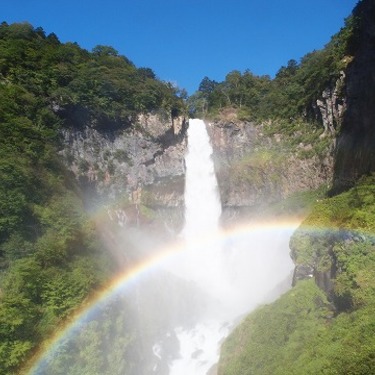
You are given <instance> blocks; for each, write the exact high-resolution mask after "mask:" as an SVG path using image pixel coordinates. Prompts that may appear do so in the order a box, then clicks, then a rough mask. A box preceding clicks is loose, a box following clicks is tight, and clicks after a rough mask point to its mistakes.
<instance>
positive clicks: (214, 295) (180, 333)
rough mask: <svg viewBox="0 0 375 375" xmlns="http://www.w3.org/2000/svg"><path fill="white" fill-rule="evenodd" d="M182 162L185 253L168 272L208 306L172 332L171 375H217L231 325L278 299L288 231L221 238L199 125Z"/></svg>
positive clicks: (288, 265)
mask: <svg viewBox="0 0 375 375" xmlns="http://www.w3.org/2000/svg"><path fill="white" fill-rule="evenodd" d="M185 162H186V185H185V227H184V229H183V231H182V236H183V239H184V240H185V242H186V249H185V251H184V252H183V253H182V254H180V256H179V257H178V258H176V259H174V260H172V261H171V262H170V263H169V265H168V268H169V269H170V271H171V272H173V273H175V275H177V276H179V277H182V278H184V279H185V280H189V281H191V282H192V283H194V285H196V286H197V287H199V288H200V289H201V290H202V291H203V292H204V293H206V294H207V303H206V306H205V311H204V314H203V315H202V316H201V318H200V320H199V321H198V322H197V323H196V324H195V325H194V326H191V327H188V328H187V327H183V326H181V327H176V328H175V335H176V336H177V338H178V340H179V358H177V359H175V360H174V361H173V362H172V363H171V364H170V366H169V370H170V371H169V375H206V374H210V375H211V374H215V370H214V365H215V364H216V363H217V362H218V359H219V348H220V343H221V342H222V340H223V339H224V338H225V337H226V336H227V335H228V333H229V331H230V329H231V328H232V327H233V323H234V321H235V320H236V319H238V317H239V316H241V315H243V314H245V313H246V312H248V311H250V310H251V309H254V308H255V307H256V306H257V305H258V304H260V303H262V302H265V301H267V299H268V300H271V299H272V298H274V297H275V296H277V295H278V294H279V293H280V291H279V290H277V286H278V285H279V284H280V283H282V282H283V281H285V279H288V278H290V275H291V270H292V268H293V264H292V262H291V260H290V258H289V254H288V253H289V248H288V242H289V237H290V235H291V232H292V229H289V230H287V231H286V230H285V229H284V230H281V229H277V228H276V229H275V228H267V227H259V228H257V229H255V230H250V229H248V230H244V231H242V232H241V231H240V232H238V233H240V235H236V236H228V235H223V234H222V231H221V230H220V228H219V220H220V215H221V202H220V196H219V192H218V185H217V180H216V176H215V171H214V164H213V161H212V147H211V145H210V139H209V136H208V133H207V130H206V126H205V123H204V122H203V121H202V120H190V121H189V129H188V152H187V155H186V157H185ZM281 289H282V288H281ZM284 290H285V287H284Z"/></svg>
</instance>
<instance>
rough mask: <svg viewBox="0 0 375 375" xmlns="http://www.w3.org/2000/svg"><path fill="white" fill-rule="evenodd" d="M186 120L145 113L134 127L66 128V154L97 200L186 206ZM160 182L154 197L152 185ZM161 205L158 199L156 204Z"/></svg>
mask: <svg viewBox="0 0 375 375" xmlns="http://www.w3.org/2000/svg"><path fill="white" fill-rule="evenodd" d="M185 131H186V124H185V120H184V119H183V118H178V119H173V120H172V119H171V118H166V119H160V118H158V117H157V116H156V115H148V116H144V115H143V116H140V118H139V119H138V121H137V123H136V124H134V125H133V126H132V127H128V128H126V129H124V130H116V131H113V130H112V131H111V130H110V131H99V130H96V129H94V128H92V127H89V126H85V127H82V128H80V129H72V128H66V129H64V130H63V131H62V133H61V135H62V140H63V142H62V143H63V149H62V151H61V154H62V155H63V156H64V159H65V161H66V163H67V164H68V166H69V168H70V170H71V171H72V172H73V173H74V174H75V176H76V177H77V179H78V180H79V181H80V182H81V184H82V185H83V186H84V187H85V188H86V193H91V194H92V195H93V196H95V199H97V200H103V201H109V202H114V201H122V202H123V203H126V204H140V203H142V202H143V200H148V203H149V204H150V205H152V204H153V203H155V202H157V204H158V205H159V206H164V207H178V206H182V205H183V190H184V183H181V182H180V183H176V182H175V183H174V185H173V187H174V190H173V194H171V188H170V185H171V181H172V180H173V179H175V180H180V181H182V180H183V177H184V175H185V165H184V154H185V148H186V140H185ZM154 185H155V186H157V187H158V195H157V199H156V198H155V199H154V200H153V201H150V199H148V198H147V197H146V196H145V197H143V192H145V195H147V189H148V187H150V186H154ZM155 204H156V203H155Z"/></svg>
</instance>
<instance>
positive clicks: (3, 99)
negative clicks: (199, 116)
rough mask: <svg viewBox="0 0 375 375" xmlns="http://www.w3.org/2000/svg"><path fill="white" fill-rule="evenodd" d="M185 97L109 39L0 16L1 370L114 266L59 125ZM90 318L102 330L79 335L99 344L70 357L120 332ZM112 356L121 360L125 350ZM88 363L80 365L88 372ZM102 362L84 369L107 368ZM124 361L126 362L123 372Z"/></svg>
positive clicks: (96, 122)
mask: <svg viewBox="0 0 375 375" xmlns="http://www.w3.org/2000/svg"><path fill="white" fill-rule="evenodd" d="M183 106H184V104H183V100H182V99H181V98H180V97H179V96H178V90H177V89H175V88H174V87H172V86H171V85H170V84H168V83H165V82H161V81H159V80H157V79H156V78H155V75H154V73H153V72H152V70H151V69H148V68H136V67H135V66H134V65H133V64H132V63H131V62H130V61H129V60H128V59H127V58H126V57H124V56H120V55H118V53H117V52H116V51H115V50H114V49H113V48H111V47H106V46H97V47H95V48H94V49H93V51H92V52H88V51H86V50H84V49H82V48H80V47H79V46H78V45H77V44H75V43H65V44H63V43H60V42H59V40H58V38H57V37H56V35H54V34H50V35H48V36H46V35H45V33H44V31H43V30H42V29H41V28H33V27H32V26H31V25H29V24H27V23H22V24H13V25H7V24H6V23H2V24H1V25H0V181H1V183H0V372H1V373H2V374H15V373H18V372H19V367H20V366H21V365H22V364H23V363H24V361H25V360H26V359H27V358H28V357H29V356H30V355H31V354H32V353H33V352H34V350H35V349H36V348H37V346H38V345H39V344H40V343H41V342H42V341H43V340H44V339H45V338H47V337H48V336H49V335H51V333H52V332H53V331H54V330H55V329H56V328H57V327H59V326H60V325H61V324H62V323H63V322H64V321H65V320H66V319H68V318H69V316H70V314H71V313H72V312H74V311H75V310H76V309H77V308H78V307H80V306H81V305H82V303H83V302H84V301H86V300H87V299H88V298H89V297H90V295H91V294H92V293H93V292H94V291H95V290H97V289H98V288H99V287H101V286H102V285H103V284H104V282H106V281H107V280H108V278H109V276H110V273H113V272H115V271H116V270H115V267H114V265H113V264H112V263H111V261H110V260H109V259H108V255H106V254H105V252H104V251H103V249H102V245H101V244H100V242H99V240H98V238H97V235H96V234H95V225H94V223H92V222H91V221H90V220H89V218H88V217H87V215H86V214H85V210H84V207H83V203H82V197H81V193H80V190H79V188H78V186H77V185H76V183H75V181H74V179H73V177H72V176H71V174H70V172H69V171H68V170H67V169H66V168H65V166H64V165H63V164H62V161H61V160H60V157H59V156H58V151H59V147H60V146H59V131H60V129H61V128H62V127H63V126H77V127H80V126H84V125H88V126H93V127H96V128H114V127H115V128H125V127H127V126H131V125H132V124H133V123H134V116H135V115H137V114H139V113H142V112H149V111H156V112H159V113H162V114H165V113H169V114H171V115H172V116H176V115H178V114H179V113H180V112H181V111H183ZM117 308H118V306H117V307H116V306H115V307H113V309H114V310H115V311H116V309H117ZM124 314H125V313H124ZM125 315H126V314H125ZM119 319H120V320H123V321H124V319H125V318H124V316H122V317H120V318H119ZM90 324H91V326H90V327H91V328H90V329H92V332H94V331H95V332H96V336H95V335H94V334H91V333H92V332H91V333H90V331H87V332H86V333H82V335H86V336H87V337H86V338H85V340H86V341H87V340H88V337H89V336H90V335H91V336H90V337H91V339H93V340H94V341H95V343H96V344H97V347H95V348H91V349H92V350H91V349H90V348H89V347H86V349H85V351H78V352H76V353H73V352H72V353H70V354H69V356H68V355H66V356H65V358H66V359H67V362H69V358H73V357H72V356H73V355H81V357H82V356H83V357H85V358H86V359H87V361H88V362H90V361H91V360H92V361H94V358H95V357H97V356H98V351H99V350H100V345H99V341H100V340H104V341H105V340H109V339H110V337H113V334H112V336H111V335H110V333H111V332H112V333H113V332H114V331H115V328H114V327H113V326H110V325H108V326H106V327H102V328H100V327H99V328H95V327H94V325H95V324H98V322H95V321H93V322H91V323H90ZM124 324H125V323H123V325H124ZM126 324H127V323H126ZM116 329H118V327H116ZM121 332H122V331H121ZM129 332H130V331H129V330H126V329H124V332H122V333H121V334H119V335H117V336H120V337H119V338H118V344H119V345H120V342H122V344H121V345H122V348H121V350H122V351H121V353H120V354H119V352H118V351H114V352H113V353H114V355H118V357H119V358H122V356H123V354H124V353H125V351H126V347H127V344H128V343H129V341H130V340H129V337H128V336H129V334H130V333H129ZM101 335H102V337H103V338H102V339H101V338H100V337H101ZM108 335H109V336H108ZM94 336H95V337H94ZM82 340H83V339H82ZM85 340H83V342H86V341H85ZM88 341H90V340H88ZM104 341H103V342H102V345H104V344H105V342H104ZM96 344H95V345H96ZM91 345H92V346H95V345H94V343H93V342H91ZM116 345H117V344H116ZM94 349H95V350H94ZM90 350H91V352H90V353H89V351H90ZM119 350H120V349H119ZM133 357H134V358H135V356H134V355H133ZM108 361H110V362H111V363H113V366H116V363H117V364H118V363H119V361H120V359H119V360H118V361H117V362H115V361H114V358H112V360H110V359H108ZM83 362H84V361H83ZM120 362H121V361H120ZM93 363H94V362H93ZM82 366H83V367H81V368H77V369H76V370H77V371H78V373H83V372H84V369H85V366H86V365H84V364H82ZM87 366H88V365H87ZM102 368H103V367H100V366H98V367H97V370H96V372H95V371H91V370H90V371H88V372H87V373H90V374H95V373H98V374H99V373H100V374H103V373H104V372H103V371H102V370H100V369H102ZM91 369H92V368H91ZM123 369H124V365H123V364H122V365H119V366H118V371H119V372H118V373H123V372H121V371H123ZM81 370H82V371H83V372H79V371H81ZM56 373H57V372H56ZM63 373H66V372H63ZM112 373H113V374H114V373H116V372H114V371H112V372H111V374H112Z"/></svg>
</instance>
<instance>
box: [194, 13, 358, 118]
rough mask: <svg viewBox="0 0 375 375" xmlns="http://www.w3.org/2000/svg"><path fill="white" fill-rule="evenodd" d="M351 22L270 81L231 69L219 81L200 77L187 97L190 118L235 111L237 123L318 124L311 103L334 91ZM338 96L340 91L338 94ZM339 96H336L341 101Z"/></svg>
mask: <svg viewBox="0 0 375 375" xmlns="http://www.w3.org/2000/svg"><path fill="white" fill-rule="evenodd" d="M353 27H354V21H353V18H348V19H347V21H346V25H345V27H344V28H342V29H341V31H340V32H339V33H337V34H336V35H335V36H334V37H333V38H332V40H331V41H330V42H329V43H328V44H327V45H326V46H325V48H323V49H321V50H317V51H313V52H311V53H308V54H307V55H305V56H304V57H302V59H301V61H300V62H299V63H298V62H297V61H296V60H290V61H288V64H287V66H283V67H281V68H280V69H279V71H278V72H277V74H276V76H275V78H274V79H271V78H270V77H269V76H256V75H254V74H253V73H252V72H251V71H250V70H246V71H245V72H240V71H238V70H234V71H232V72H230V73H228V74H227V76H226V78H225V80H224V81H223V82H216V81H213V80H211V79H209V78H208V77H205V78H203V80H202V81H201V84H200V86H199V89H198V91H197V92H196V93H195V94H194V95H192V96H191V97H190V98H189V108H190V111H191V112H192V114H193V115H197V116H204V117H208V118H215V117H220V112H221V111H222V110H223V108H225V107H232V108H236V109H237V110H238V116H239V118H240V119H245V120H258V121H259V120H264V119H270V118H284V119H290V118H300V117H304V118H306V119H308V120H309V121H311V120H312V121H315V120H320V113H319V110H318V108H317V106H316V100H317V99H319V98H321V95H322V92H323V90H325V89H327V88H334V87H335V84H336V81H337V79H338V78H339V77H340V71H341V70H342V69H344V68H345V66H346V65H347V63H348V62H349V61H350V58H349V57H347V56H348V55H349V56H350V54H351V53H352V44H353V36H352V31H353ZM339 91H340V90H339ZM342 94H343V93H342V92H338V95H339V98H340V99H342V98H343V96H342Z"/></svg>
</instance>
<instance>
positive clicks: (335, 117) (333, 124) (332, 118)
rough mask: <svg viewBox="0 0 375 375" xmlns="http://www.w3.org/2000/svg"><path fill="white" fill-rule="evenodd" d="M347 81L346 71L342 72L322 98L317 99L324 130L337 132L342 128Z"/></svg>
mask: <svg viewBox="0 0 375 375" xmlns="http://www.w3.org/2000/svg"><path fill="white" fill-rule="evenodd" d="M344 82H345V72H344V71H341V72H340V78H339V79H338V80H337V81H336V82H335V84H334V85H333V86H332V87H327V88H326V89H325V90H324V91H323V92H322V96H321V98H320V99H318V100H317V101H316V106H317V109H318V110H319V114H318V115H319V117H320V118H321V121H322V123H323V127H324V132H325V133H330V134H335V132H336V130H337V129H338V128H340V126H341V122H342V116H343V113H344V110H345V98H344V97H343V87H344Z"/></svg>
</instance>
